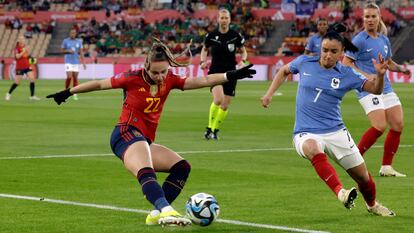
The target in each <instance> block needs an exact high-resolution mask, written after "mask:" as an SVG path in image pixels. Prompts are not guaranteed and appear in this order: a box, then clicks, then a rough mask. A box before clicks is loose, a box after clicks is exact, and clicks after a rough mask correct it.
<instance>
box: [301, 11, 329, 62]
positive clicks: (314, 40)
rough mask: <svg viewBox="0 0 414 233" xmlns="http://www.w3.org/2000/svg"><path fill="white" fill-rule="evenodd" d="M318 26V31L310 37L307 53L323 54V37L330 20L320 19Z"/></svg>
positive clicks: (313, 54) (306, 48) (312, 54)
mask: <svg viewBox="0 0 414 233" xmlns="http://www.w3.org/2000/svg"><path fill="white" fill-rule="evenodd" d="M316 28H317V29H318V31H317V32H316V33H315V34H313V35H312V36H310V37H309V38H308V42H307V44H306V47H305V54H306V55H311V56H319V55H320V54H321V42H322V37H323V36H324V35H325V34H326V32H327V30H328V20H326V19H325V18H320V19H318V23H317V25H316Z"/></svg>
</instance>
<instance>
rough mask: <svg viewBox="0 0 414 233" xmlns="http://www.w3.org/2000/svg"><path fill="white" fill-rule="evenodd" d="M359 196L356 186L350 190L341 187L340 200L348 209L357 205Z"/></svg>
mask: <svg viewBox="0 0 414 233" xmlns="http://www.w3.org/2000/svg"><path fill="white" fill-rule="evenodd" d="M357 196H358V192H357V189H356V188H354V187H352V188H351V189H349V190H346V189H341V190H340V191H339V192H338V199H339V201H341V202H342V204H344V206H345V208H347V209H352V208H353V207H355V199H356V198H357Z"/></svg>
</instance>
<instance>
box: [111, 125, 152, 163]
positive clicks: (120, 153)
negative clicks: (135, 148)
mask: <svg viewBox="0 0 414 233" xmlns="http://www.w3.org/2000/svg"><path fill="white" fill-rule="evenodd" d="M139 141H146V142H148V144H151V140H149V139H148V138H146V137H145V136H144V135H142V133H141V132H140V131H139V130H138V129H137V128H135V127H134V126H130V125H117V126H115V128H114V130H113V131H112V135H111V149H112V151H113V152H114V154H115V155H116V156H117V157H118V158H120V159H121V160H124V153H125V151H126V150H127V149H128V147H129V146H130V145H132V144H134V143H135V142H139Z"/></svg>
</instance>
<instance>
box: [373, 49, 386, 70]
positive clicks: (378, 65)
mask: <svg viewBox="0 0 414 233" xmlns="http://www.w3.org/2000/svg"><path fill="white" fill-rule="evenodd" d="M372 64H374V67H375V70H376V71H377V73H378V74H379V75H384V74H385V72H387V70H388V62H386V61H385V59H384V58H383V57H382V55H381V54H380V53H378V63H377V61H376V60H375V59H372Z"/></svg>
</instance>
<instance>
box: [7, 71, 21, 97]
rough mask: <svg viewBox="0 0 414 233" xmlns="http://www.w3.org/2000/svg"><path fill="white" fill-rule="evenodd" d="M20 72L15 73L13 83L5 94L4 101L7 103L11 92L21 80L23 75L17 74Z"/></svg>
mask: <svg viewBox="0 0 414 233" xmlns="http://www.w3.org/2000/svg"><path fill="white" fill-rule="evenodd" d="M19 72H20V71H16V76H15V77H14V82H13V84H12V85H11V86H10V89H9V91H8V92H7V93H6V96H5V98H4V99H5V100H7V101H9V100H10V99H11V94H12V93H13V91H14V90H15V89H16V88H17V87H18V86H19V85H20V81H21V80H22V77H23V75H21V74H20V73H19Z"/></svg>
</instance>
